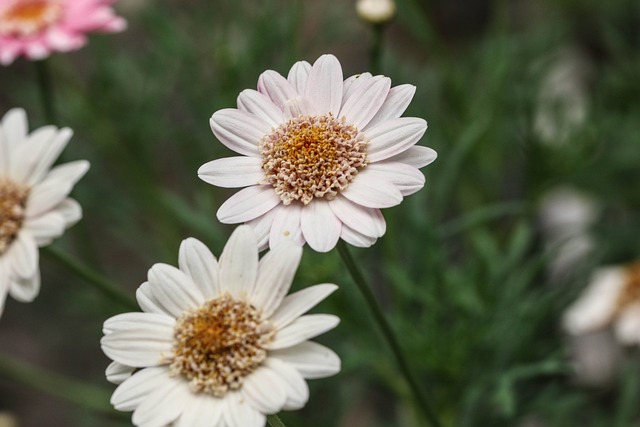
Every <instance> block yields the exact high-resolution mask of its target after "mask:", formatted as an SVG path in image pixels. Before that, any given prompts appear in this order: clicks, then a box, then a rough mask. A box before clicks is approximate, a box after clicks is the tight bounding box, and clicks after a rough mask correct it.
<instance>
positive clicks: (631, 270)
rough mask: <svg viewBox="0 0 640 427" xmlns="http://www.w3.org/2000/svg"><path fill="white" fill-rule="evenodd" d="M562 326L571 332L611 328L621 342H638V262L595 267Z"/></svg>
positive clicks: (639, 314)
mask: <svg viewBox="0 0 640 427" xmlns="http://www.w3.org/2000/svg"><path fill="white" fill-rule="evenodd" d="M563 326H564V329H565V330H566V331H567V332H568V333H569V334H572V335H581V334H585V333H589V332H592V331H596V330H599V329H603V328H606V327H612V328H613V330H614V333H615V336H616V337H617V339H618V340H619V341H620V342H621V343H622V344H625V345H634V344H640V263H634V264H629V265H622V266H612V267H603V268H600V269H598V270H596V271H595V272H594V274H593V275H592V277H591V281H590V283H589V285H588V286H587V287H586V289H585V290H584V292H583V293H582V295H581V296H580V298H578V300H577V301H576V302H574V303H573V304H572V305H571V306H570V307H569V308H568V309H567V311H566V313H565V314H564V317H563Z"/></svg>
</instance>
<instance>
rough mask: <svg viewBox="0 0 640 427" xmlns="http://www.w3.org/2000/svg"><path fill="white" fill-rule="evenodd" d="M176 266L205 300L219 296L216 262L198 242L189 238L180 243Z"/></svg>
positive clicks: (207, 249) (202, 244) (209, 252)
mask: <svg viewBox="0 0 640 427" xmlns="http://www.w3.org/2000/svg"><path fill="white" fill-rule="evenodd" d="M178 265H179V266H180V270H182V271H183V272H185V274H187V275H188V276H190V277H191V279H193V282H194V283H195V284H196V286H198V288H199V289H200V292H201V293H202V296H203V298H204V299H205V300H208V299H210V298H213V297H215V296H217V295H218V294H220V287H219V285H218V272H219V268H218V260H216V257H215V256H213V254H212V253H211V251H210V250H209V248H207V247H206V246H205V244H204V243H202V242H201V241H200V240H198V239H194V238H193V237H190V238H188V239H185V240H183V241H182V243H181V244H180V251H179V254H178Z"/></svg>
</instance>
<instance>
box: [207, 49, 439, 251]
mask: <svg viewBox="0 0 640 427" xmlns="http://www.w3.org/2000/svg"><path fill="white" fill-rule="evenodd" d="M414 93H415V87H414V86H411V85H400V86H396V87H393V88H391V80H390V79H389V78H388V77H384V76H372V75H371V74H369V73H364V74H359V75H355V76H352V77H349V78H348V79H346V80H344V81H343V76H342V68H341V66H340V63H339V62H338V60H337V59H336V57H334V56H333V55H323V56H321V57H320V58H319V59H318V60H317V61H316V62H315V64H314V65H313V66H311V65H310V64H309V63H307V62H304V61H301V62H298V63H296V64H294V66H293V67H292V68H291V70H290V71H289V75H288V77H287V78H284V77H283V76H281V75H280V74H278V73H277V72H275V71H272V70H268V71H265V72H264V73H262V75H261V76H260V78H259V79H258V90H257V91H255V90H251V89H247V90H244V91H243V92H241V93H240V95H239V96H238V108H237V109H235V108H229V109H223V110H220V111H217V112H216V113H214V114H213V116H212V117H211V121H210V123H211V129H212V130H213V133H214V134H215V135H216V137H217V138H218V139H219V140H220V142H222V143H223V144H224V145H226V146H227V147H228V148H230V149H231V150H233V151H235V152H237V153H239V154H241V155H242V156H237V157H229V158H222V159H217V160H214V161H211V162H209V163H206V164H204V165H203V166H202V167H200V169H199V170H198V175H199V176H200V178H201V179H202V180H204V181H206V182H208V183H209V184H213V185H217V186H220V187H227V188H239V187H247V188H244V189H242V190H240V191H239V192H237V193H236V194H234V195H233V196H231V197H230V198H229V199H228V200H227V201H226V202H225V203H224V204H223V205H222V206H221V207H220V209H219V210H218V213H217V216H218V219H219V220H220V221H221V222H223V223H225V224H237V223H243V222H244V223H247V224H249V225H251V226H252V227H253V229H254V231H255V232H256V234H257V236H258V241H259V243H260V246H261V247H266V246H267V244H268V245H269V246H270V247H274V246H275V245H276V244H278V243H280V242H282V241H284V240H291V241H294V242H295V243H297V244H299V245H303V244H304V242H307V243H308V244H309V246H311V248H313V249H314V250H316V251H319V252H327V251H329V250H331V249H332V248H333V247H335V245H336V244H337V242H338V239H340V238H342V239H343V240H345V241H346V242H347V243H350V244H352V245H354V246H360V247H368V246H371V245H372V244H373V243H374V242H375V241H376V239H377V238H378V237H380V236H382V235H384V233H385V230H386V224H385V221H384V218H383V217H382V214H381V213H380V209H381V208H388V207H391V206H395V205H398V204H399V203H400V202H401V201H402V198H403V197H404V196H408V195H410V194H413V193H415V192H416V191H418V190H420V189H421V188H422V187H423V185H424V182H425V178H424V176H423V175H422V173H420V171H419V170H418V168H421V167H423V166H426V165H428V164H429V163H431V162H433V161H434V160H435V158H436V152H435V151H434V150H432V149H430V148H427V147H420V146H416V145H415V144H416V142H417V141H418V140H419V139H420V138H421V137H422V135H423V134H424V133H425V131H426V129H427V122H426V121H424V120H423V119H419V118H414V117H400V116H401V115H402V113H404V111H405V109H406V108H407V106H408V105H409V103H410V102H411V99H412V98H413V95H414Z"/></svg>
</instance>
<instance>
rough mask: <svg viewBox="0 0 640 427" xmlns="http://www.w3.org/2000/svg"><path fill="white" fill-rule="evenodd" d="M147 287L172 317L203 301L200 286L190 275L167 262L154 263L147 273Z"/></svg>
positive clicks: (197, 305)
mask: <svg viewBox="0 0 640 427" xmlns="http://www.w3.org/2000/svg"><path fill="white" fill-rule="evenodd" d="M147 278H148V280H149V286H148V288H146V289H148V290H149V291H151V292H152V293H153V296H154V297H155V299H156V300H157V301H158V302H160V303H161V305H162V306H163V307H164V308H166V309H167V311H168V312H169V313H171V314H172V315H173V316H174V317H179V316H180V315H181V314H182V313H184V312H185V311H187V310H190V309H194V308H197V307H199V306H200V305H202V303H204V301H205V298H204V296H203V295H202V292H201V291H200V287H198V285H196V284H195V283H193V280H192V279H191V277H189V276H187V275H186V274H185V273H183V272H182V271H180V270H179V269H177V268H175V267H174V266H172V265H168V264H162V263H158V264H154V265H153V266H152V267H151V268H150V269H149V272H148V273H147Z"/></svg>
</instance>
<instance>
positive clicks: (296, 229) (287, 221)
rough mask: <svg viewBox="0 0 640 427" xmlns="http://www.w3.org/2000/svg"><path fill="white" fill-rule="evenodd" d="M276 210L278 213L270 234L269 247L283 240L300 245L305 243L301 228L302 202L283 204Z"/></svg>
mask: <svg viewBox="0 0 640 427" xmlns="http://www.w3.org/2000/svg"><path fill="white" fill-rule="evenodd" d="M274 211H275V212H276V213H275V216H274V218H273V223H272V225H271V232H270V234H269V247H271V248H275V247H276V246H278V245H280V244H281V243H283V242H291V243H294V244H296V245H298V246H302V245H304V238H303V237H302V229H301V228H300V216H301V215H302V204H301V203H292V204H290V205H289V206H284V205H283V206H280V207H278V208H277V209H274Z"/></svg>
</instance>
